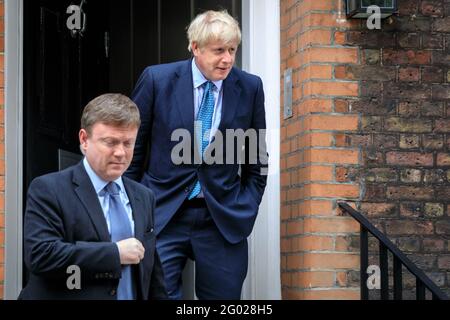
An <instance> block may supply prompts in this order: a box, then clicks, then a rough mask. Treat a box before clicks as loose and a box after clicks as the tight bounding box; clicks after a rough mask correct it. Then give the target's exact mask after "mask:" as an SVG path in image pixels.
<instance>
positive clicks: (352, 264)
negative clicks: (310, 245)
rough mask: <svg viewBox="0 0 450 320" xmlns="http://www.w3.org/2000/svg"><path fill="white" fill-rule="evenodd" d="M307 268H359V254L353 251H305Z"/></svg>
mask: <svg viewBox="0 0 450 320" xmlns="http://www.w3.org/2000/svg"><path fill="white" fill-rule="evenodd" d="M303 263H304V267H305V268H314V269H318V270H320V269H353V268H359V254H351V253H305V254H304V256H303Z"/></svg>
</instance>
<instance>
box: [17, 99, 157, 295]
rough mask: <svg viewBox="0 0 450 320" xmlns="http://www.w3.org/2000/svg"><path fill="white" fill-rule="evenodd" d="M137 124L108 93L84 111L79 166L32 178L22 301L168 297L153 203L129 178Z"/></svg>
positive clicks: (132, 110)
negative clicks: (26, 275) (28, 271)
mask: <svg viewBox="0 0 450 320" xmlns="http://www.w3.org/2000/svg"><path fill="white" fill-rule="evenodd" d="M139 124H140V118H139V111H138V109H137V107H136V105H135V104H134V103H133V101H131V100H130V99H129V98H127V97H125V96H123V95H120V94H106V95H102V96H100V97H97V98H96V99H94V100H92V101H91V102H89V103H88V105H87V106H86V108H85V109H84V111H83V115H82V119H81V130H80V133H79V138H80V147H81V150H82V152H83V154H84V155H85V158H84V159H83V161H81V162H80V163H79V164H77V165H75V166H73V167H70V168H68V169H66V170H63V171H61V172H58V173H51V174H47V175H44V176H41V177H38V178H36V179H35V180H34V181H33V182H32V183H31V185H30V187H29V190H28V196H27V205H26V212H25V222H24V253H25V263H26V265H27V267H28V269H29V270H30V278H29V281H28V284H27V285H26V287H25V288H24V289H23V290H22V292H21V294H20V296H19V299H110V300H116V299H118V300H134V299H149V298H166V291H165V287H164V281H163V275H162V269H161V263H160V260H159V256H158V254H157V252H156V248H155V232H154V220H153V212H154V207H155V197H154V195H153V193H152V192H151V191H150V190H149V189H148V188H145V187H143V186H142V185H140V184H138V183H136V182H135V181H132V180H130V179H128V178H126V177H122V174H123V172H124V171H125V170H126V169H127V168H128V166H129V164H130V162H131V158H132V156H133V148H134V143H135V140H136V134H137V130H138V128H139Z"/></svg>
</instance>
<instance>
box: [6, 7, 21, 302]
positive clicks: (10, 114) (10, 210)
mask: <svg viewBox="0 0 450 320" xmlns="http://www.w3.org/2000/svg"><path fill="white" fill-rule="evenodd" d="M4 5H5V168H6V173H5V188H6V189H5V283H4V290H5V299H7V300H12V299H17V296H18V295H19V293H20V290H21V289H22V181H23V179H22V165H23V164H22V155H23V151H22V146H23V139H22V130H23V118H22V114H23V112H22V111H23V106H22V96H23V91H22V79H23V73H22V72H23V69H22V68H23V55H22V52H23V0H5V4H4Z"/></svg>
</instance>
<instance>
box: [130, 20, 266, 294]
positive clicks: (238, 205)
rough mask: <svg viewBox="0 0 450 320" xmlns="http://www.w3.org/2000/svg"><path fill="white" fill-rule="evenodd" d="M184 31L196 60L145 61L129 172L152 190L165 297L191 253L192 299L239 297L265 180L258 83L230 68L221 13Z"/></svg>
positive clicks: (227, 24) (233, 28)
mask: <svg viewBox="0 0 450 320" xmlns="http://www.w3.org/2000/svg"><path fill="white" fill-rule="evenodd" d="M188 38H189V50H190V51H191V52H192V53H193V56H194V57H193V59H189V60H187V61H180V62H175V63H171V64H165V65H157V66H151V67H148V68H147V69H145V71H144V72H143V74H142V75H141V77H140V79H139V81H138V83H137V85H136V88H135V90H134V93H133V100H134V101H135V102H136V104H137V106H138V107H139V111H140V113H141V120H142V123H141V126H140V129H139V132H138V138H137V142H136V148H135V152H134V157H133V161H132V163H131V165H130V168H129V170H128V171H127V173H126V174H127V175H129V176H130V177H131V178H133V179H135V180H139V181H141V183H142V184H144V185H145V186H147V187H149V188H150V189H152V190H153V191H154V192H155V195H156V211H155V228H156V233H157V239H158V240H157V249H158V252H159V254H160V257H161V262H162V265H163V271H164V277H165V282H166V288H167V291H168V294H169V297H170V298H172V299H180V298H182V293H181V292H182V290H181V275H182V271H183V268H184V266H185V263H186V260H187V258H191V259H193V260H195V270H196V272H195V282H196V294H197V297H198V298H200V299H239V298H240V295H241V290H242V284H243V281H244V279H245V277H246V273H247V264H248V248H247V237H248V236H249V234H250V233H251V231H252V228H253V225H254V222H255V219H256V215H257V212H258V208H259V204H260V202H261V199H262V195H263V193H264V189H265V186H266V178H267V176H266V174H267V166H266V165H267V153H266V148H265V128H266V121H265V109H264V92H263V85H262V81H261V79H260V78H259V77H257V76H254V75H251V74H248V73H246V72H243V71H241V70H239V69H237V68H235V67H233V65H234V61H235V55H236V50H237V48H238V45H239V43H240V40H241V32H240V30H239V26H238V23H237V22H236V20H235V19H234V18H232V17H231V16H230V15H229V14H228V13H226V12H216V11H207V12H205V13H203V14H201V15H198V16H197V17H196V18H195V19H194V20H193V21H192V23H191V25H190V26H189V29H188ZM230 133H231V134H230ZM243 133H245V137H243ZM180 137H184V138H185V139H181V138H180ZM250 138H252V139H250ZM180 146H181V147H180ZM242 150H244V152H243V154H244V155H245V159H244V160H243V159H242V157H240V155H241V153H242ZM252 151H253V152H252ZM200 154H202V155H203V161H198V160H199V159H200V160H201V159H202V157H200ZM147 157H148V161H147V160H146V158H147ZM208 160H209V161H208Z"/></svg>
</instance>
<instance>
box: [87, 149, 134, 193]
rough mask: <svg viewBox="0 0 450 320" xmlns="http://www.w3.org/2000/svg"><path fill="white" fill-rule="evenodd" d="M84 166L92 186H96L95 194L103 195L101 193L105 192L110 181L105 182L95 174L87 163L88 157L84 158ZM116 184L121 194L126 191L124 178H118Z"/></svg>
mask: <svg viewBox="0 0 450 320" xmlns="http://www.w3.org/2000/svg"><path fill="white" fill-rule="evenodd" d="M83 165H84V169H86V172H87V174H88V176H89V178H90V179H91V182H92V184H93V185H94V189H95V192H96V193H97V194H98V195H101V194H100V192H101V191H102V190H103V188H105V186H106V185H107V184H108V183H109V181H105V180H103V179H102V178H100V177H99V176H98V175H97V174H96V173H95V171H94V170H93V169H92V167H91V165H90V164H89V162H88V161H87V159H86V157H84V159H83ZM114 182H115V183H117V184H118V185H119V188H120V192H121V193H122V192H123V191H125V188H124V185H123V181H122V177H119V178H117V179H116V180H114ZM123 194H124V195H125V196H126V194H127V193H126V192H123ZM126 198H128V197H126Z"/></svg>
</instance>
